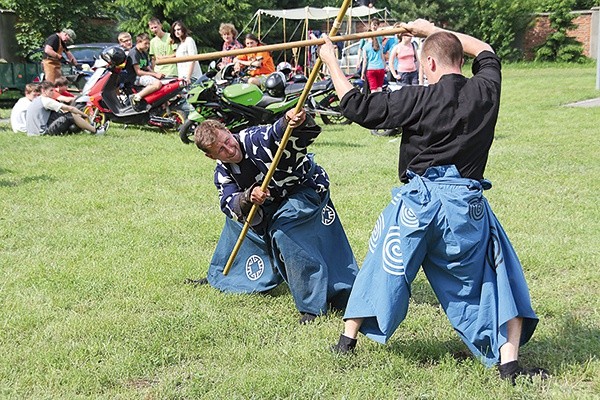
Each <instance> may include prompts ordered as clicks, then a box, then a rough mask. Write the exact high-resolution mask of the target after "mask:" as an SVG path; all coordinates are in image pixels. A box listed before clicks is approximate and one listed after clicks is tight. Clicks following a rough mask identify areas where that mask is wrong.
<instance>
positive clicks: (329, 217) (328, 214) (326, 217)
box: [321, 205, 335, 226]
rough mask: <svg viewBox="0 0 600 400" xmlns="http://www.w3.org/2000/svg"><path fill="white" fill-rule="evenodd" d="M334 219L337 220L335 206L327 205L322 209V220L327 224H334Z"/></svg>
mask: <svg viewBox="0 0 600 400" xmlns="http://www.w3.org/2000/svg"><path fill="white" fill-rule="evenodd" d="M333 221H335V211H334V209H333V207H330V206H329V205H326V206H325V207H323V211H321V222H322V223H323V225H326V226H327V225H331V224H333Z"/></svg>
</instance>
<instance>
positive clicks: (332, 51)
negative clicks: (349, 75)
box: [319, 35, 338, 66]
mask: <svg viewBox="0 0 600 400" xmlns="http://www.w3.org/2000/svg"><path fill="white" fill-rule="evenodd" d="M322 38H323V39H325V43H324V44H322V45H321V47H320V48H319V57H321V61H323V63H324V64H325V65H328V66H329V65H332V64H333V63H337V62H338V60H337V51H336V48H335V46H334V44H333V42H332V41H331V39H329V36H327V35H323V36H322Z"/></svg>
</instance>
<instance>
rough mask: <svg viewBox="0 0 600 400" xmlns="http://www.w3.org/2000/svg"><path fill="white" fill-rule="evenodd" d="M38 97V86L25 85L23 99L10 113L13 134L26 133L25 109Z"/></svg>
mask: <svg viewBox="0 0 600 400" xmlns="http://www.w3.org/2000/svg"><path fill="white" fill-rule="evenodd" d="M39 95H40V85H39V84H37V83H28V84H27V85H25V97H21V98H20V99H19V100H18V101H17V102H16V103H15V105H14V107H13V108H12V110H11V111H10V126H11V127H12V130H13V132H15V133H17V132H23V133H25V132H27V128H26V126H25V124H26V122H27V109H28V108H29V106H30V105H31V102H32V101H33V99H35V98H36V97H38V96H39Z"/></svg>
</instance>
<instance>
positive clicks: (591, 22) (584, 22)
mask: <svg viewBox="0 0 600 400" xmlns="http://www.w3.org/2000/svg"><path fill="white" fill-rule="evenodd" d="M573 14H575V18H574V19H573V23H574V24H575V26H576V27H575V28H574V29H572V30H570V31H569V32H568V34H569V36H572V37H574V38H575V39H577V41H578V42H580V43H581V44H582V45H583V55H585V56H586V57H591V58H594V59H597V58H598V55H597V53H598V30H599V27H598V24H599V18H600V7H594V8H592V9H591V10H585V11H573ZM548 15H549V14H548V13H540V14H538V15H537V16H536V17H535V18H534V23H533V26H532V27H531V28H530V29H529V30H528V31H527V32H525V37H524V40H523V51H524V54H525V59H526V60H532V59H533V58H534V49H535V48H536V47H537V46H539V45H541V44H542V43H544V41H545V40H546V37H548V35H549V34H550V32H551V31H552V29H551V28H550V20H549V19H548Z"/></svg>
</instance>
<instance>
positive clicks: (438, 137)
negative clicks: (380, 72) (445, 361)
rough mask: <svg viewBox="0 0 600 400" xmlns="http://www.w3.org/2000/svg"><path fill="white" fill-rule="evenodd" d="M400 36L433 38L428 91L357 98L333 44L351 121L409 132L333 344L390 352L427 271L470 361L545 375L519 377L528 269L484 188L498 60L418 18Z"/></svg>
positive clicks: (529, 324)
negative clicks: (360, 340)
mask: <svg viewBox="0 0 600 400" xmlns="http://www.w3.org/2000/svg"><path fill="white" fill-rule="evenodd" d="M402 27H404V28H406V30H407V31H408V32H409V33H410V34H412V35H415V36H418V37H426V38H427V39H426V40H425V42H424V44H423V48H422V53H421V64H422V65H423V68H424V72H425V75H426V76H427V79H428V80H429V83H430V85H429V86H428V87H423V86H405V87H403V88H402V90H398V91H394V92H392V93H389V94H381V93H372V94H370V95H362V94H361V93H359V92H358V91H357V90H356V89H354V88H353V87H352V85H351V84H350V83H349V82H348V81H347V80H346V78H345V76H344V75H343V73H342V71H341V69H340V68H339V66H338V64H337V59H336V58H335V51H334V48H333V45H332V43H331V41H329V39H327V40H326V44H325V45H323V46H322V48H321V52H320V55H321V59H322V60H323V62H324V63H325V64H326V65H327V66H328V67H329V69H330V71H331V74H332V79H333V82H334V85H335V88H336V91H337V94H338V96H339V98H340V99H341V103H340V104H341V107H342V110H343V113H344V115H345V116H346V117H347V118H349V119H352V120H353V121H355V122H357V123H359V124H360V125H362V126H364V127H367V128H372V129H378V128H396V127H402V142H401V144H400V160H399V168H398V170H399V176H400V181H401V182H403V183H404V184H405V185H404V186H403V187H400V188H396V189H394V190H393V191H392V201H391V203H390V204H389V205H388V207H387V208H386V209H385V210H384V211H383V212H382V214H381V215H380V217H379V219H378V221H377V224H376V226H375V228H374V230H373V233H372V236H371V239H370V241H369V251H368V253H367V256H366V258H365V261H364V264H363V267H362V268H361V270H360V273H359V274H358V276H357V279H356V283H355V285H354V288H353V290H352V293H351V295H350V299H349V301H348V308H347V310H346V314H345V315H344V320H345V325H344V332H343V334H342V335H341V336H340V339H339V342H338V343H337V345H335V346H334V350H336V351H338V352H342V353H345V352H349V351H352V350H353V349H354V347H355V346H356V338H357V334H358V332H359V331H360V332H362V333H364V334H365V335H367V336H368V337H370V338H371V339H373V340H376V341H378V342H382V343H385V342H386V341H387V340H388V339H389V338H390V337H391V335H392V334H393V333H394V331H395V330H396V329H397V328H398V326H399V325H400V323H401V322H402V320H404V318H405V316H406V313H407V309H408V299H409V297H410V285H411V283H412V281H413V280H414V278H415V276H416V274H417V271H418V270H419V267H420V266H423V270H424V272H425V275H426V276H427V279H428V280H429V283H430V284H431V286H432V287H433V290H434V292H435V294H436V296H437V298H438V300H439V301H440V303H441V305H442V307H443V309H444V311H445V312H446V315H447V317H448V319H449V320H450V323H451V324H452V326H453V327H454V329H455V330H456V332H457V333H458V334H459V336H460V337H461V339H462V340H463V341H464V342H465V344H466V345H467V346H468V347H469V349H470V350H471V352H472V353H473V354H474V355H475V356H476V357H478V358H479V359H480V360H481V361H482V362H483V363H484V364H486V365H487V366H492V365H498V369H499V372H500V377H501V378H503V379H508V380H510V381H511V382H513V383H514V381H515V379H516V378H517V377H518V376H519V375H525V376H528V377H531V376H534V375H539V376H540V377H542V378H545V377H547V372H546V371H544V370H542V369H540V368H534V369H529V370H527V369H524V368H522V367H521V366H520V365H519V363H518V361H517V359H518V354H519V347H520V345H522V344H525V343H526V342H527V341H528V340H529V339H530V338H531V336H532V335H533V332H534V330H535V327H536V325H537V323H538V318H537V316H536V315H535V313H534V311H533V309H532V307H531V301H530V298H529V291H528V287H527V283H526V282H525V277H524V275H523V269H522V267H521V264H520V262H519V260H518V258H517V255H516V253H515V251H514V250H513V248H512V245H511V244H510V241H509V240H508V237H507V236H506V234H505V232H504V230H503V229H502V226H501V225H500V222H499V221H498V220H497V219H496V216H495V215H494V213H493V212H492V210H491V208H490V206H489V204H488V202H487V200H486V199H485V197H484V196H483V190H484V189H489V188H491V183H490V182H489V181H487V180H485V179H484V178H483V174H484V170H485V166H486V162H487V158H488V153H489V149H490V146H491V144H492V141H493V138H494V130H495V126H496V120H497V117H498V110H499V106H500V84H501V74H500V60H499V58H498V56H496V54H494V52H493V50H492V48H491V47H490V45H488V44H487V43H484V42H482V41H480V40H478V39H476V38H473V37H471V36H468V35H465V34H461V33H453V32H449V31H447V30H444V29H441V28H438V27H435V26H434V25H433V24H432V23H430V22H428V21H425V20H422V19H420V20H416V21H414V22H411V23H408V24H402ZM463 52H464V53H466V54H469V55H472V56H474V57H475V60H474V61H473V67H472V69H473V77H472V78H471V79H467V78H466V77H464V76H463V75H462V73H461V67H462V65H463Z"/></svg>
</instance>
